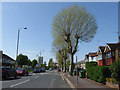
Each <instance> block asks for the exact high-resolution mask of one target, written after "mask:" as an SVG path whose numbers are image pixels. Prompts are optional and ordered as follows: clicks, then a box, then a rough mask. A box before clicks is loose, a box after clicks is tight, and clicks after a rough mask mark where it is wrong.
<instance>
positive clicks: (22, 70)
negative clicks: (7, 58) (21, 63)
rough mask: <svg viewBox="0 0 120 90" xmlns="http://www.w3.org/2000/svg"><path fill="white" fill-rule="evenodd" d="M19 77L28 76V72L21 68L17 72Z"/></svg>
mask: <svg viewBox="0 0 120 90" xmlns="http://www.w3.org/2000/svg"><path fill="white" fill-rule="evenodd" d="M16 71H17V74H18V75H25V74H26V75H27V76H28V70H27V69H26V68H19V69H17V70H16Z"/></svg>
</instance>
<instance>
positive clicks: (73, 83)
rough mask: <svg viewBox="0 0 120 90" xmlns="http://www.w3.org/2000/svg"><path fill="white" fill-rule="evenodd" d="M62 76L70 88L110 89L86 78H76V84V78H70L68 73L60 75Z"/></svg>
mask: <svg viewBox="0 0 120 90" xmlns="http://www.w3.org/2000/svg"><path fill="white" fill-rule="evenodd" d="M62 75H63V77H64V79H65V80H66V81H67V83H68V84H69V86H70V87H71V88H84V89H85V88H92V89H94V88H101V89H111V88H109V87H108V86H106V85H103V84H101V83H98V82H95V81H93V80H90V79H86V78H80V77H78V84H77V77H76V76H70V75H69V74H68V73H62Z"/></svg>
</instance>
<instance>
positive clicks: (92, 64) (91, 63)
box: [85, 61, 98, 68]
mask: <svg viewBox="0 0 120 90" xmlns="http://www.w3.org/2000/svg"><path fill="white" fill-rule="evenodd" d="M85 65H86V68H89V67H92V66H98V63H97V62H93V61H92V62H86V63H85Z"/></svg>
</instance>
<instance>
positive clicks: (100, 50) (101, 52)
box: [98, 46, 105, 66]
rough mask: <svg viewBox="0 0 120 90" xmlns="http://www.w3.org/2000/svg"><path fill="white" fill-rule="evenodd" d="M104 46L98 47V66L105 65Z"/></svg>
mask: <svg viewBox="0 0 120 90" xmlns="http://www.w3.org/2000/svg"><path fill="white" fill-rule="evenodd" d="M104 50H105V46H99V47H98V66H103V65H105V52H104Z"/></svg>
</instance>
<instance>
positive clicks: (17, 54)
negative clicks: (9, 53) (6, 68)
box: [16, 27, 27, 60]
mask: <svg viewBox="0 0 120 90" xmlns="http://www.w3.org/2000/svg"><path fill="white" fill-rule="evenodd" d="M21 29H27V27H24V28H19V29H18V38H17V52H16V60H17V56H18V47H19V35H20V30H21Z"/></svg>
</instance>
